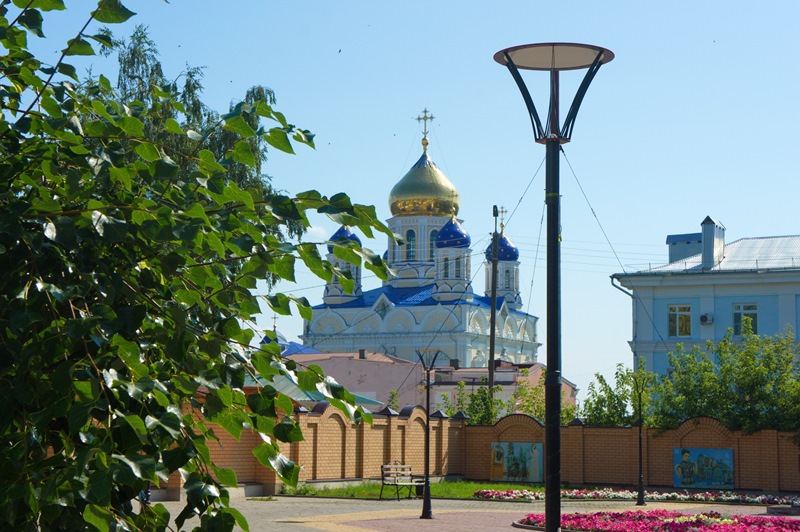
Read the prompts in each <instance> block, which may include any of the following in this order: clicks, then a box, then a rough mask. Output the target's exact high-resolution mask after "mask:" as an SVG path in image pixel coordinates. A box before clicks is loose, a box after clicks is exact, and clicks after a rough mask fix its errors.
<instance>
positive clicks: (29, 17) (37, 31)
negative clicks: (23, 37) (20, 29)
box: [17, 8, 44, 37]
mask: <svg viewBox="0 0 800 532" xmlns="http://www.w3.org/2000/svg"><path fill="white" fill-rule="evenodd" d="M17 20H18V21H19V23H20V24H22V25H23V26H25V27H26V28H28V30H29V31H30V32H31V33H33V34H34V35H36V36H37V37H44V33H42V14H41V13H39V11H38V10H36V9H30V8H29V9H26V10H25V11H24V12H23V13H22V14H21V15H20V16H19V18H18V19H17Z"/></svg>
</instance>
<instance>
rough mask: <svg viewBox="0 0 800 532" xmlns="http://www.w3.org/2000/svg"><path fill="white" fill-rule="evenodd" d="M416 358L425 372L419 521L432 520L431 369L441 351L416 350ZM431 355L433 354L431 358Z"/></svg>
mask: <svg viewBox="0 0 800 532" xmlns="http://www.w3.org/2000/svg"><path fill="white" fill-rule="evenodd" d="M416 352H417V356H418V357H419V361H420V362H421V363H422V368H423V369H424V370H425V396H426V398H425V484H424V486H423V490H422V515H420V516H419V518H420V519H433V513H432V512H431V368H433V366H434V365H435V364H436V358H437V357H438V356H439V353H441V351H439V350H430V349H418V350H417V351H416ZM431 353H433V355H432V357H433V358H431Z"/></svg>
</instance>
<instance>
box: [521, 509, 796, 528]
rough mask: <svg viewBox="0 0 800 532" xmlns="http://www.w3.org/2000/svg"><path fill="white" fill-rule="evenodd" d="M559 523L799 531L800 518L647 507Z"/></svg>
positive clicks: (535, 518)
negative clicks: (650, 508) (690, 513)
mask: <svg viewBox="0 0 800 532" xmlns="http://www.w3.org/2000/svg"><path fill="white" fill-rule="evenodd" d="M519 524H521V525H529V526H537V527H539V526H544V524H545V516H544V514H530V515H527V516H525V517H524V518H523V519H521V520H520V521H519ZM561 527H562V528H563V529H568V530H581V531H593V532H594V531H597V532H688V531H692V532H694V531H699V532H702V531H714V532H745V531H747V532H751V531H769V532H797V531H800V520H796V519H789V518H786V517H757V516H742V515H734V516H732V517H725V516H723V515H722V514H720V513H718V512H705V513H702V514H695V515H687V514H682V513H680V512H674V511H669V510H650V511H646V512H642V511H638V512H597V513H574V514H565V515H562V516H561Z"/></svg>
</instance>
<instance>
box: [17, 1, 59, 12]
mask: <svg viewBox="0 0 800 532" xmlns="http://www.w3.org/2000/svg"><path fill="white" fill-rule="evenodd" d="M13 3H14V5H15V6H17V7H19V8H26V7H27V8H35V9H40V10H42V11H63V10H64V9H66V6H64V2H63V0H33V2H31V1H30V0H14V2H13Z"/></svg>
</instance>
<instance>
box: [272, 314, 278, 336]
mask: <svg viewBox="0 0 800 532" xmlns="http://www.w3.org/2000/svg"><path fill="white" fill-rule="evenodd" d="M277 330H278V315H277V314H273V315H272V331H273V332H275V331H277Z"/></svg>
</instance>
